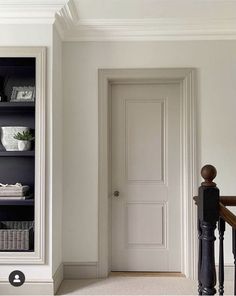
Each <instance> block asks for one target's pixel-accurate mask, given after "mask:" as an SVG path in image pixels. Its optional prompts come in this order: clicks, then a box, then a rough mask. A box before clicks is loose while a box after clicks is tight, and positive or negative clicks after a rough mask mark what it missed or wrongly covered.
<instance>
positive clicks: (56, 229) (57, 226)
mask: <svg viewBox="0 0 236 296" xmlns="http://www.w3.org/2000/svg"><path fill="white" fill-rule="evenodd" d="M52 67H53V77H52V110H53V112H52V130H53V135H52V136H53V138H52V152H53V154H52V163H53V166H52V250H53V252H52V274H54V273H55V272H56V270H57V268H58V267H59V266H60V264H61V262H62V194H63V190H62V188H63V176H62V174H63V167H62V157H63V155H62V151H63V150H62V149H63V141H62V139H63V134H62V129H63V114H62V111H63V109H62V42H61V38H60V36H59V35H58V33H57V30H56V29H55V28H53V61H52Z"/></svg>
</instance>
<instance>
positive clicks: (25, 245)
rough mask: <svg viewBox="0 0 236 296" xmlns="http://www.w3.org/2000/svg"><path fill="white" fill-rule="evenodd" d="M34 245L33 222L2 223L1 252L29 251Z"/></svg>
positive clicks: (0, 234)
mask: <svg viewBox="0 0 236 296" xmlns="http://www.w3.org/2000/svg"><path fill="white" fill-rule="evenodd" d="M33 245H34V222H33V221H1V222H0V250H1V251H27V250H31V249H33Z"/></svg>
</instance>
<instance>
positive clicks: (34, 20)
mask: <svg viewBox="0 0 236 296" xmlns="http://www.w3.org/2000/svg"><path fill="white" fill-rule="evenodd" d="M67 2H68V0H22V1H21V0H0V24H53V23H54V21H55V15H56V13H57V12H58V11H60V10H61V9H63V7H64V6H65V5H66V4H67Z"/></svg>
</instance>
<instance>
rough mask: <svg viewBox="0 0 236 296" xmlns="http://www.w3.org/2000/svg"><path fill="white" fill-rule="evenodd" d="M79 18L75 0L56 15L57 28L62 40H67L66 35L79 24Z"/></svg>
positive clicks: (69, 2)
mask: <svg viewBox="0 0 236 296" xmlns="http://www.w3.org/2000/svg"><path fill="white" fill-rule="evenodd" d="M78 21H79V16H78V12H77V7H76V5H75V2H74V0H70V1H68V2H67V3H66V4H65V5H64V6H63V8H62V9H60V10H59V11H58V12H57V14H56V21H55V26H56V28H57V31H58V33H59V34H60V37H61V39H62V40H63V39H65V33H66V32H69V31H70V30H71V29H72V28H73V27H75V26H76V25H77V24H78Z"/></svg>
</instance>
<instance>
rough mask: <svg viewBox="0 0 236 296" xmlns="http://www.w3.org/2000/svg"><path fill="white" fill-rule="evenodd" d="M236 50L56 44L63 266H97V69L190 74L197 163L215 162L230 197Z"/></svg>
mask: <svg viewBox="0 0 236 296" xmlns="http://www.w3.org/2000/svg"><path fill="white" fill-rule="evenodd" d="M235 52H236V41H175V42H100V43H99V42H81V43H78V42H77V43H76V42H75V43H64V44H63V87H64V109H63V112H64V113H63V114H64V129H63V143H64V154H63V155H64V201H63V242H64V245H63V261H66V262H94V261H97V248H98V233H97V232H98V231H97V230H98V215H97V211H98V205H97V204H98V69H99V68H165V67H171V68H173V67H193V68H196V69H197V92H198V94H197V98H198V99H197V103H198V110H197V112H198V115H197V119H198V135H197V139H198V141H197V144H198V149H197V154H198V164H199V167H200V166H202V165H203V164H206V163H211V164H214V165H215V166H216V167H217V169H218V171H219V173H218V177H217V179H216V182H217V183H218V186H219V187H220V189H221V193H222V194H225V195H226V194H234V195H235V194H236V182H235V178H236V174H235V167H236V153H235V147H236V135H235V126H236V116H235V110H236V54H235ZM189 198H191V197H189ZM228 235H229V236H230V233H229V234H228ZM227 244H228V251H227V252H226V263H230V262H231V250H230V248H231V243H230V241H229V240H227Z"/></svg>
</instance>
